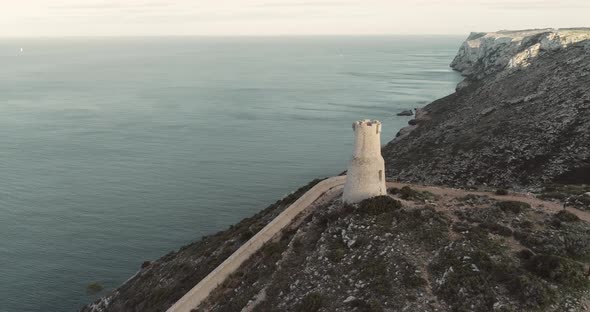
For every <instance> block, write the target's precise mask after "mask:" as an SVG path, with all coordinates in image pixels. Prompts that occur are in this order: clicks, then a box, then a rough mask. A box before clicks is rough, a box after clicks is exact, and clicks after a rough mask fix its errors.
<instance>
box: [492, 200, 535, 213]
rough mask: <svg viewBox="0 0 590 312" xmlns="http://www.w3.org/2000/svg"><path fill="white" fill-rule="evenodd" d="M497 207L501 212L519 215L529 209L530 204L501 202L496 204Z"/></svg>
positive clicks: (510, 201)
mask: <svg viewBox="0 0 590 312" xmlns="http://www.w3.org/2000/svg"><path fill="white" fill-rule="evenodd" d="M497 205H498V207H500V209H502V211H504V212H512V213H521V212H522V211H524V210H526V209H530V208H531V205H530V204H528V203H524V202H520V201H515V200H509V201H502V202H499V203H497Z"/></svg>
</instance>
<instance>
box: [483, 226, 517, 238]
mask: <svg viewBox="0 0 590 312" xmlns="http://www.w3.org/2000/svg"><path fill="white" fill-rule="evenodd" d="M479 227H481V228H483V229H487V230H489V231H490V232H492V233H494V234H498V235H502V236H506V237H508V236H512V230H511V229H510V228H509V227H506V226H503V225H501V224H498V223H491V222H484V223H481V224H480V225H479Z"/></svg>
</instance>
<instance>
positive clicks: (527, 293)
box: [508, 275, 556, 308]
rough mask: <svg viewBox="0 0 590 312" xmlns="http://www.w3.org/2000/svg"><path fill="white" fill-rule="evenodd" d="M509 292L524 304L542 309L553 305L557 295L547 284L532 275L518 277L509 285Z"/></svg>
mask: <svg viewBox="0 0 590 312" xmlns="http://www.w3.org/2000/svg"><path fill="white" fill-rule="evenodd" d="M508 290H510V292H511V293H512V295H513V296H515V297H516V298H518V299H519V300H520V301H521V302H522V303H524V304H526V305H529V306H535V307H540V308H543V307H546V306H547V305H549V304H551V303H552V302H553V301H554V298H555V295H556V294H555V291H554V290H553V289H551V288H550V287H549V285H547V283H546V282H544V281H543V280H541V279H539V278H536V277H534V276H530V275H518V276H516V277H515V278H514V279H513V280H512V281H511V282H510V283H508Z"/></svg>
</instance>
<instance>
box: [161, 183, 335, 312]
mask: <svg viewBox="0 0 590 312" xmlns="http://www.w3.org/2000/svg"><path fill="white" fill-rule="evenodd" d="M345 182H346V176H338V177H333V178H329V179H326V180H324V181H322V182H320V183H318V184H317V185H315V186H314V187H313V188H312V189H310V190H309V191H308V192H307V193H305V194H303V196H301V197H300V198H299V199H298V200H297V201H295V202H294V203H293V204H292V205H291V206H289V207H288V208H287V209H285V211H283V212H282V213H281V214H280V215H278V216H277V217H276V218H275V219H274V220H272V221H271V222H270V223H269V224H268V225H266V226H265V227H264V228H262V230H260V232H258V233H257V234H256V235H254V236H253V237H252V238H251V239H250V240H248V242H246V243H245V244H244V245H243V246H242V247H240V248H239V249H238V250H236V252H234V253H233V254H232V255H231V256H229V257H228V258H227V259H226V260H225V261H224V262H222V263H221V264H220V265H219V266H218V267H217V268H215V270H213V271H212V272H211V273H209V275H207V276H206V277H205V278H204V279H203V280H201V281H200V282H199V283H198V284H197V285H196V286H195V287H193V288H192V289H191V290H190V291H189V292H188V293H186V294H185V295H184V296H183V297H182V298H180V300H178V301H177V302H176V303H175V304H174V305H173V306H172V307H170V308H169V309H168V310H167V312H190V311H191V310H192V309H194V308H196V307H198V306H199V305H200V304H201V302H202V301H203V300H205V299H206V298H207V296H209V294H210V293H211V292H212V291H213V290H215V288H217V286H219V285H220V284H221V283H223V282H224V281H225V279H227V278H228V277H229V276H230V275H231V274H232V273H234V272H235V271H236V270H237V269H238V268H239V267H240V266H241V265H242V263H244V262H245V261H246V260H248V259H249V258H250V257H251V256H252V255H253V254H255V253H256V252H257V251H258V250H260V248H262V246H264V244H266V243H267V242H269V241H270V240H271V239H273V238H274V237H276V236H277V235H278V234H280V232H281V230H283V229H284V228H285V227H286V226H288V225H289V224H290V223H291V222H292V221H293V219H294V218H295V217H297V216H298V215H299V214H300V213H301V212H302V211H303V210H305V209H306V208H307V207H309V206H310V205H311V204H313V203H314V202H315V201H316V200H317V199H318V198H320V197H321V196H322V195H324V194H325V193H326V192H328V191H329V190H331V189H333V188H337V187H338V188H341V187H343V185H344V183H345Z"/></svg>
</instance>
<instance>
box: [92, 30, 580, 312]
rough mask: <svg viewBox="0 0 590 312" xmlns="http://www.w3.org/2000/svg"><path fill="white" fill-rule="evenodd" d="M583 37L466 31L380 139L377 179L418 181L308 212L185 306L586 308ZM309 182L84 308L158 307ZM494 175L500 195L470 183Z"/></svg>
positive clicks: (486, 182) (145, 311) (145, 310)
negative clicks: (421, 102) (402, 119)
mask: <svg viewBox="0 0 590 312" xmlns="http://www.w3.org/2000/svg"><path fill="white" fill-rule="evenodd" d="M564 31H565V32H568V34H567V35H565V34H564ZM569 32H574V33H575V34H572V35H571V36H574V37H575V38H576V39H572V38H574V37H570V33H569ZM555 34H557V35H555ZM586 35H587V34H586V32H585V30H560V31H558V32H555V31H553V30H535V31H519V32H497V33H490V34H482V33H478V34H472V35H470V36H469V38H468V40H467V41H466V43H464V44H463V46H462V47H461V48H460V50H459V53H458V55H457V57H456V58H455V60H454V61H453V64H452V66H453V68H455V69H456V70H458V71H460V72H461V73H462V74H463V75H465V76H466V81H468V82H466V83H463V84H462V85H461V88H458V91H457V92H456V93H454V94H452V95H449V96H447V97H445V98H442V99H440V100H437V101H435V102H433V103H431V104H429V105H427V106H426V107H424V108H421V109H419V110H418V111H417V114H416V119H415V120H414V121H412V126H410V127H409V128H407V129H403V130H402V131H400V134H399V135H398V137H397V138H395V139H393V140H392V141H391V142H390V143H389V144H388V145H387V146H385V147H384V148H383V151H382V153H383V156H384V158H385V161H386V169H387V177H388V178H390V179H394V180H397V181H402V182H409V183H416V184H415V185H407V184H400V183H394V182H388V187H389V189H388V194H389V196H381V197H377V198H374V199H370V200H365V201H363V202H361V203H360V204H358V205H348V204H344V203H342V201H340V200H338V199H336V200H332V201H330V202H328V203H326V204H324V205H322V206H321V207H317V209H315V210H314V211H311V212H309V215H308V216H307V217H306V218H305V219H304V220H303V221H302V222H301V224H299V225H298V226H297V227H295V228H290V229H289V230H287V231H285V232H284V233H282V235H281V237H279V238H277V239H276V240H275V241H273V242H271V243H268V244H267V245H265V246H264V247H263V248H262V249H261V250H260V251H259V252H257V253H256V254H255V255H254V256H253V257H252V258H250V259H249V260H248V261H246V262H245V263H244V264H243V265H242V266H241V267H240V268H239V269H238V271H237V272H235V273H234V274H233V275H231V276H230V277H229V278H228V279H227V280H225V281H224V282H223V283H222V284H221V285H220V286H219V287H218V288H217V289H216V290H215V291H214V292H213V293H211V295H210V296H209V297H208V298H207V300H205V302H203V303H202V304H201V306H199V307H198V308H197V307H195V308H196V309H195V311H227V312H233V311H302V312H303V311H305V312H308V311H312V312H313V311H410V312H414V311H442V312H445V311H448V312H451V311H453V312H454V311H502V312H514V311H551V312H558V311H574V312H577V311H590V282H589V280H588V278H587V277H586V271H588V266H589V265H590V223H589V222H588V221H589V220H590V213H589V212H588V211H590V195H588V194H586V193H587V192H590V186H588V185H586V184H590V44H589V42H590V40H583V39H582V38H584V36H586ZM556 36H557V37H556ZM510 38H512V39H510ZM527 38H528V39H527ZM534 38H536V39H534ZM547 38H549V39H547ZM555 38H557V39H555ZM568 38H569V39H568ZM533 39H534V40H533ZM535 40H536V41H535ZM544 40H545V41H544ZM552 40H553V41H552ZM549 41H551V42H553V43H550V42H549ZM542 42H546V43H544V45H543V44H541V43H542ZM537 44H538V51H537V52H535V53H529V54H526V57H521V56H519V55H520V53H522V52H523V51H525V50H527V49H528V48H530V47H531V46H535V45H537ZM557 45H559V47H557ZM541 46H543V48H541ZM523 48H524V49H523ZM535 49H536V48H535ZM535 49H533V50H535ZM494 51H495V52H494ZM533 54H535V55H534V56H533ZM517 63H518V65H515V64H517ZM317 182H318V181H314V182H312V183H311V184H310V185H308V186H306V187H303V188H301V189H300V190H298V191H297V192H295V193H293V194H292V195H290V196H288V197H287V198H284V199H282V200H280V201H278V202H277V203H275V204H273V205H271V206H269V207H268V208H267V209H265V210H263V211H261V212H260V213H259V214H257V215H256V216H253V217H252V218H248V219H245V220H243V221H242V222H240V223H238V224H236V225H235V226H232V227H230V228H229V229H227V230H225V231H221V232H219V233H217V234H215V235H211V236H208V237H204V238H203V239H201V240H200V241H197V242H195V243H192V244H190V245H187V246H184V247H182V248H180V250H178V251H175V252H171V253H169V254H167V255H166V256H164V257H162V258H160V259H158V260H155V261H152V262H146V263H144V265H143V266H142V268H141V269H140V270H139V271H138V272H137V274H135V275H134V276H133V277H132V278H130V279H129V280H128V281H127V282H126V283H125V284H123V285H122V286H121V287H119V288H117V289H115V290H113V291H111V292H109V293H108V294H104V296H103V297H102V298H100V299H98V300H96V301H95V302H94V303H92V304H89V305H86V306H85V307H83V308H82V309H81V311H84V312H122V311H137V312H139V311H142V312H150V311H165V310H166V309H167V308H169V307H170V306H171V305H172V304H173V303H174V302H175V301H176V300H178V299H179V298H180V297H181V296H182V295H183V294H185V293H186V292H187V291H188V290H189V289H190V288H191V287H192V286H194V285H196V284H197V283H198V282H199V281H200V280H201V279H202V278H203V277H205V276H206V275H207V274H208V273H209V272H211V271H212V270H213V269H214V268H215V267H216V266H217V265H219V264H220V263H221V262H223V260H224V259H226V258H227V257H228V256H229V255H231V254H232V253H233V252H234V251H235V250H237V249H238V248H239V247H240V246H242V245H243V244H245V242H247V240H248V239H249V238H250V237H252V236H253V235H254V234H255V233H256V232H257V231H259V230H260V229H261V228H262V227H263V226H264V225H266V224H268V223H269V222H270V221H271V220H272V219H273V218H274V217H276V216H277V215H278V214H279V213H280V212H281V211H283V210H284V209H285V208H286V207H287V206H288V205H290V204H291V203H293V202H294V201H295V200H296V199H297V198H299V197H300V196H302V195H303V194H304V193H305V192H306V191H307V190H309V189H310V188H311V187H312V186H313V185H315V184H316V183H317ZM418 184H428V185H440V186H441V187H434V186H419V185H418ZM492 186H493V187H498V188H500V187H501V188H506V189H510V190H508V191H507V190H505V189H500V190H497V191H496V192H474V191H472V190H473V189H475V188H482V189H486V188H490V187H492ZM450 187H463V188H468V190H466V189H455V188H450ZM494 190H495V189H494ZM512 190H520V191H534V192H536V195H537V196H533V195H530V194H518V193H513V192H512ZM572 199H573V201H572ZM560 200H562V201H565V202H567V205H568V206H569V207H571V208H569V209H568V210H567V211H561V210H562V204H563V203H562V202H559V201H560ZM574 207H575V208H574Z"/></svg>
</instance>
